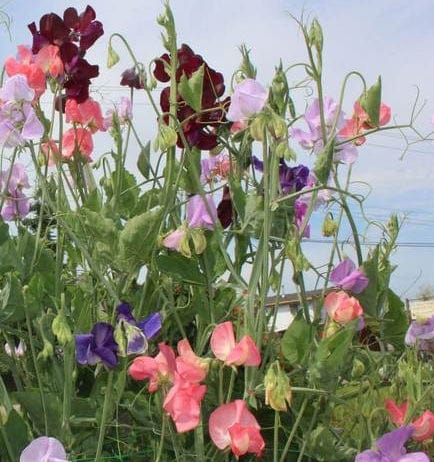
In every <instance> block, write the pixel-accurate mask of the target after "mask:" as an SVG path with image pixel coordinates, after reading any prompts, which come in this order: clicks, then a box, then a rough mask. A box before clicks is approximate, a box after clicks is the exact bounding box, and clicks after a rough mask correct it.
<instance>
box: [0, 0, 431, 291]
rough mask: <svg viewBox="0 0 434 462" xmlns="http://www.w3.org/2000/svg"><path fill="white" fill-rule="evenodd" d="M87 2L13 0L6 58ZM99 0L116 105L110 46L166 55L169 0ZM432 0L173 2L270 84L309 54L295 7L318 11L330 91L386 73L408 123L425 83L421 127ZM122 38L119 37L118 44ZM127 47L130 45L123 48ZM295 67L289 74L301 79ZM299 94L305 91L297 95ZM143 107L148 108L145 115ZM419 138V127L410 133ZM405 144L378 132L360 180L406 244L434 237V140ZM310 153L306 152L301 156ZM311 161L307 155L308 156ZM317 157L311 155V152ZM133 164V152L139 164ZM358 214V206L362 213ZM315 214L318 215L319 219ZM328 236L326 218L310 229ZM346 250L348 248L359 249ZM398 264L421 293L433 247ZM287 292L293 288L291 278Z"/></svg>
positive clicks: (229, 64) (319, 253)
mask: <svg viewBox="0 0 434 462" xmlns="http://www.w3.org/2000/svg"><path fill="white" fill-rule="evenodd" d="M86 4H87V2H77V1H70V2H65V1H63V0H56V2H53V1H52V0H51V1H48V0H38V1H37V2H29V0H11V1H9V2H8V3H7V4H6V5H5V6H4V9H5V11H6V12H7V13H8V14H9V15H10V17H11V19H12V24H11V34H12V41H9V40H8V37H7V33H6V31H2V40H1V41H0V58H2V59H4V58H5V57H6V56H8V55H11V54H15V46H16V44H19V43H30V40H31V36H30V33H28V31H27V27H26V25H27V24H28V23H30V22H32V21H36V22H38V20H39V18H40V17H41V16H42V15H43V14H44V13H46V12H50V11H54V12H56V13H58V14H60V15H61V14H62V12H63V10H64V9H65V8H66V7H68V6H74V7H76V8H77V9H78V10H79V11H82V10H83V9H84V7H85V6H86ZM91 4H92V6H93V7H94V9H95V10H96V12H97V18H98V19H99V20H101V21H102V23H103V24H104V29H105V32H106V33H105V35H104V36H103V37H102V38H101V39H100V40H99V41H98V42H97V44H96V45H95V47H94V48H93V49H92V50H91V51H90V52H89V60H90V61H91V62H97V63H99V64H100V69H101V77H100V78H99V79H98V82H97V90H98V92H99V95H100V97H102V98H103V101H104V102H105V104H106V105H107V106H108V105H109V104H110V102H111V101H114V100H117V99H118V98H119V96H120V95H121V94H123V93H122V91H119V90H118V89H117V88H116V87H115V86H116V85H117V83H118V80H119V74H120V72H121V71H122V70H123V69H124V68H126V67H129V66H130V65H131V62H130V61H129V60H127V59H126V58H123V59H122V61H121V63H120V64H119V65H118V66H116V67H115V68H114V69H111V70H110V71H108V70H106V66H105V62H106V47H107V40H108V37H109V35H110V34H111V33H113V32H120V33H122V34H123V35H125V37H126V38H127V39H128V40H129V42H130V43H131V44H132V46H133V48H134V49H135V51H136V53H137V56H138V58H139V59H140V60H141V61H143V62H144V63H148V62H149V61H150V60H151V59H152V58H154V57H155V56H158V55H160V54H161V53H162V51H163V49H162V45H161V42H160V29H159V26H158V25H157V24H156V21H155V18H156V17H157V15H158V14H159V13H161V11H162V2H159V1H147V2H145V1H141V0H127V1H125V2H119V1H116V2H115V1H112V0H95V1H93V2H92V3H91ZM432 6H433V4H432V1H431V0H418V1H417V2H408V1H403V0H376V1H374V0H365V1H363V2H360V1H357V2H356V1H353V0H327V1H324V0H316V1H314V0H310V1H309V0H305V1H299V0H268V1H265V0H238V1H237V0H173V1H172V8H173V10H174V13H175V19H176V22H177V30H178V40H179V42H180V43H182V42H186V43H188V44H189V45H190V46H191V47H192V48H193V49H194V50H195V51H196V52H198V53H200V54H202V55H203V56H204V57H205V59H206V60H207V61H208V62H209V63H210V65H211V66H212V67H214V68H215V69H216V70H219V71H221V72H223V74H224V75H225V78H226V80H227V81H229V79H230V76H231V73H232V71H233V69H234V68H236V66H237V65H238V64H239V61H240V59H239V58H240V56H239V52H238V46H239V45H240V44H241V43H245V44H246V45H247V46H248V48H250V49H251V50H252V51H251V56H252V60H253V61H254V63H255V65H256V66H257V67H258V70H259V73H258V79H259V80H260V81H262V82H263V83H264V84H265V85H268V84H269V83H270V80H271V77H272V75H273V71H274V66H275V65H276V64H278V62H279V60H280V59H282V61H283V63H284V65H287V64H292V63H295V62H298V61H302V60H303V59H305V54H304V47H303V43H302V39H301V35H300V33H299V31H298V30H297V27H296V24H295V23H294V21H292V20H291V19H290V17H289V13H291V14H293V15H295V16H300V14H301V13H302V12H304V15H305V16H306V17H317V18H318V19H319V21H320V22H321V24H322V27H323V30H324V36H325V45H324V78H325V93H326V95H329V96H331V97H334V98H337V96H338V92H339V88H340V85H341V82H342V79H343V77H344V75H345V73H346V72H348V71H351V70H353V69H355V70H358V71H360V72H362V73H363V74H364V76H365V78H366V79H367V81H368V82H373V81H374V80H375V79H376V77H377V75H379V74H381V76H382V79H383V100H384V101H385V102H386V103H387V104H389V105H390V106H391V107H392V113H393V116H394V117H395V119H396V121H397V123H406V122H407V120H408V117H409V113H410V110H411V107H412V103H413V101H414V98H415V94H416V86H418V87H419V89H420V93H421V99H422V101H423V100H426V106H425V108H424V109H423V110H422V112H421V114H420V117H419V119H418V121H417V123H416V126H417V127H418V128H419V129H420V130H421V131H422V132H423V133H428V132H430V131H431V130H432V125H431V115H432V114H434V83H433V75H434V53H433V44H434V28H433V27H432V24H433V22H434V10H433V8H432ZM115 43H116V42H115ZM117 48H118V51H119V52H120V53H123V50H122V48H121V47H120V46H118V47H117ZM297 77H299V75H298V76H297V75H296V74H294V75H290V76H289V78H290V80H291V79H294V81H296V79H297ZM359 93H360V86H359V85H358V84H357V83H356V82H354V83H353V84H351V85H350V87H349V92H348V98H347V100H346V102H345V103H344V110H346V112H347V114H348V115H349V114H350V113H351V110H352V101H353V100H354V99H355V98H356V97H357V96H358V95H359ZM299 97H300V98H301V100H302V99H303V95H300V96H299ZM135 112H136V113H137V117H138V118H139V117H140V119H136V120H143V127H141V132H142V134H143V136H144V137H145V138H152V136H153V126H154V125H155V124H154V122H153V119H152V118H150V117H151V115H150V113H149V106H147V104H146V102H145V101H144V100H142V101H141V102H140V101H139V102H138V104H137V105H136V108H135ZM138 114H141V115H138ZM408 135H409V140H410V141H413V140H414V135H413V134H410V133H409V134H408ZM405 145H406V143H405V141H404V140H403V139H402V137H400V135H399V133H398V132H396V133H390V132H388V133H384V134H379V135H378V136H376V137H375V139H374V138H372V140H371V141H369V142H368V143H367V145H366V146H364V147H362V148H360V150H359V161H358V162H357V164H356V165H355V166H354V174H353V179H354V180H357V181H360V182H367V183H369V184H370V185H371V187H372V192H371V194H370V196H369V198H368V200H367V201H366V213H367V215H368V216H369V217H370V218H372V219H381V220H384V219H386V217H387V216H388V214H390V213H391V212H399V213H401V214H402V215H404V214H405V215H406V216H407V219H406V222H405V224H404V226H403V229H402V233H401V236H400V238H399V241H400V242H402V243H413V242H419V243H424V242H425V243H433V242H434V233H433V232H432V228H433V227H434V169H433V161H434V146H433V144H432V142H431V141H426V142H424V143H419V144H416V145H412V146H411V147H410V149H409V151H408V153H407V154H406V156H405V158H404V159H403V160H400V157H401V154H402V152H403V149H404V147H405ZM300 160H302V158H301V159H300ZM303 160H304V159H303ZM308 162H312V160H310V161H309V160H308ZM131 165H134V159H133V160H132V162H131ZM356 216H358V214H357V213H356ZM316 222H317V221H314V223H313V224H315V223H316ZM312 235H313V236H314V237H315V238H321V235H320V230H319V229H318V226H316V227H314V226H313V230H312ZM306 248H307V249H308V251H309V253H311V255H312V258H313V259H314V260H316V259H317V260H318V261H321V259H322V257H323V255H324V253H325V250H326V249H325V246H324V245H323V244H313V243H312V244H309V245H308V246H306ZM347 252H348V254H349V255H350V256H354V254H352V252H351V249H350V248H348V249H347ZM393 261H394V263H396V264H398V269H397V270H396V272H395V275H394V277H393V282H392V286H393V288H394V289H395V290H396V291H397V292H398V294H402V295H403V296H406V297H414V296H415V295H416V294H417V291H418V288H419V287H420V286H421V285H423V284H427V283H429V284H434V275H433V272H432V269H431V262H432V261H434V246H431V247H417V248H414V247H413V248H409V247H404V246H401V247H399V248H398V250H397V252H396V254H395V255H394V257H393ZM287 290H288V291H289V290H291V285H290V284H289V282H288V285H287Z"/></svg>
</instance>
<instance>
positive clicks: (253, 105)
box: [226, 79, 268, 122]
mask: <svg viewBox="0 0 434 462" xmlns="http://www.w3.org/2000/svg"><path fill="white" fill-rule="evenodd" d="M267 98H268V92H267V90H266V89H265V88H264V87H263V86H262V85H261V84H260V83H259V82H257V81H256V80H254V79H245V80H243V81H242V82H240V83H239V84H237V85H235V87H234V93H233V95H232V97H231V103H230V105H229V109H228V112H227V114H226V118H227V119H228V120H230V121H231V122H238V121H246V120H247V119H249V118H250V117H252V116H253V115H255V114H257V113H258V112H261V111H262V109H263V107H264V106H265V103H266V102H267Z"/></svg>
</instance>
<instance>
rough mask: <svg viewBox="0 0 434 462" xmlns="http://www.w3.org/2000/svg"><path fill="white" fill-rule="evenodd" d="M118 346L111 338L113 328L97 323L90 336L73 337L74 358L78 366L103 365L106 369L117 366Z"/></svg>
mask: <svg viewBox="0 0 434 462" xmlns="http://www.w3.org/2000/svg"><path fill="white" fill-rule="evenodd" d="M117 351H118V344H117V343H116V342H115V339H114V336H113V326H112V325H111V324H108V323H107V322H97V323H96V324H95V325H94V326H93V328H92V331H91V333H90V334H77V335H76V336H75V356H76V359H77V362H78V363H79V364H89V365H90V366H94V365H95V364H97V363H103V364H104V366H106V367H108V368H112V367H116V366H117V365H118V362H119V360H118V357H117Z"/></svg>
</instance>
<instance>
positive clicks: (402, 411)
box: [384, 399, 434, 441]
mask: <svg viewBox="0 0 434 462" xmlns="http://www.w3.org/2000/svg"><path fill="white" fill-rule="evenodd" d="M408 405H409V403H408V400H405V401H404V402H403V403H402V404H401V405H400V406H398V404H397V403H395V401H393V400H392V399H386V400H385V402H384V407H385V408H386V410H387V412H388V413H389V417H390V420H391V421H392V422H393V423H394V424H395V425H396V426H398V427H401V426H402V425H404V422H405V417H406V415H407V411H408ZM411 426H412V427H413V434H412V438H413V439H414V440H416V441H425V440H428V439H431V438H432V437H433V435H434V414H433V413H432V412H431V411H430V410H426V411H425V412H423V413H422V414H421V415H420V416H419V417H418V418H416V419H414V420H413V421H412V422H411Z"/></svg>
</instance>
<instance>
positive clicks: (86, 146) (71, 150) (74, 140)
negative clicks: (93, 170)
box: [62, 127, 93, 161]
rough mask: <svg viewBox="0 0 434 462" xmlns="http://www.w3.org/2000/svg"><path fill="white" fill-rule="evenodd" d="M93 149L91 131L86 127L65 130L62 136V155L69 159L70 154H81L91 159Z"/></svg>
mask: <svg viewBox="0 0 434 462" xmlns="http://www.w3.org/2000/svg"><path fill="white" fill-rule="evenodd" d="M92 151H93V140H92V133H91V132H90V131H89V130H88V129H87V128H82V127H78V128H74V127H73V128H70V129H69V130H66V132H65V133H64V134H63V138H62V156H63V157H64V158H65V159H70V158H71V157H72V156H76V155H81V156H83V157H84V158H85V159H86V160H88V161H91V157H90V155H91V154H92Z"/></svg>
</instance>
